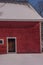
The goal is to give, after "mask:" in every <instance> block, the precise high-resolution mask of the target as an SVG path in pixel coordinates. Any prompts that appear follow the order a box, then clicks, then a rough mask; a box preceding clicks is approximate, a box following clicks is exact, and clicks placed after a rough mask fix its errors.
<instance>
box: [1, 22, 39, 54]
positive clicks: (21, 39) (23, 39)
mask: <svg viewBox="0 0 43 65" xmlns="http://www.w3.org/2000/svg"><path fill="white" fill-rule="evenodd" d="M28 24H29V23H28ZM32 24H33V23H32ZM7 37H16V39H17V53H38V52H40V23H36V24H35V25H34V26H29V27H21V28H20V27H16V28H10V26H9V28H7V27H6V28H5V27H0V39H4V45H0V53H1V54H2V53H7Z"/></svg>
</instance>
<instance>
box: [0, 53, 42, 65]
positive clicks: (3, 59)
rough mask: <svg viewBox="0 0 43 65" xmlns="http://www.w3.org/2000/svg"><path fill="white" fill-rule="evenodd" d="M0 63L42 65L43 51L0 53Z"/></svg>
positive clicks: (3, 64) (4, 64)
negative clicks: (36, 52)
mask: <svg viewBox="0 0 43 65" xmlns="http://www.w3.org/2000/svg"><path fill="white" fill-rule="evenodd" d="M0 65H43V53H42V54H5V55H0Z"/></svg>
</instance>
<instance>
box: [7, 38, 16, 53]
mask: <svg viewBox="0 0 43 65" xmlns="http://www.w3.org/2000/svg"><path fill="white" fill-rule="evenodd" d="M10 38H12V39H15V50H16V52H17V38H16V37H7V53H9V52H8V39H10ZM16 52H14V53H16Z"/></svg>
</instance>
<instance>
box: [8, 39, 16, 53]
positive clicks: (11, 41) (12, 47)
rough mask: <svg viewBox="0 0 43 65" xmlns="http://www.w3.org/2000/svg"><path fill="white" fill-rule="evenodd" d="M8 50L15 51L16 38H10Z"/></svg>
mask: <svg viewBox="0 0 43 65" xmlns="http://www.w3.org/2000/svg"><path fill="white" fill-rule="evenodd" d="M8 52H11V53H12V52H15V38H8Z"/></svg>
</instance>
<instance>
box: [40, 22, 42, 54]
mask: <svg viewBox="0 0 43 65" xmlns="http://www.w3.org/2000/svg"><path fill="white" fill-rule="evenodd" d="M40 52H41V53H42V43H41V22H40Z"/></svg>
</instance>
